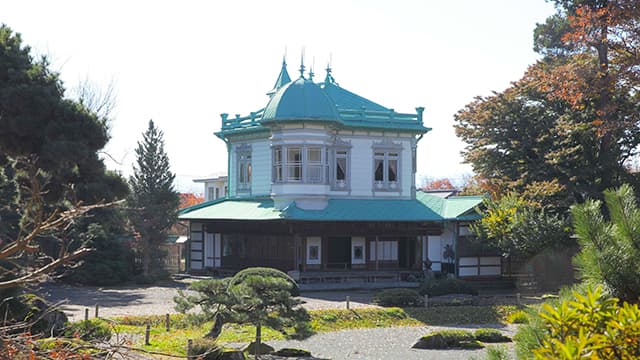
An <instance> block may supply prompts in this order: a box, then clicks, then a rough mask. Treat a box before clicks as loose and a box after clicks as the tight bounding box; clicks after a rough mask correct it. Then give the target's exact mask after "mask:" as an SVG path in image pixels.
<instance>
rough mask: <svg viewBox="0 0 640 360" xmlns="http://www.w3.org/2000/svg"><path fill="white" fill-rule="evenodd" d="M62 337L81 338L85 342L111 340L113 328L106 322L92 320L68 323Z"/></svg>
mask: <svg viewBox="0 0 640 360" xmlns="http://www.w3.org/2000/svg"><path fill="white" fill-rule="evenodd" d="M62 335H63V336H64V337H68V338H80V339H82V340H85V341H92V340H101V341H107V340H109V339H111V326H110V325H109V324H107V323H106V322H105V321H104V320H100V319H91V320H83V321H78V322H74V323H68V324H67V327H66V329H65V330H64V331H63V333H62Z"/></svg>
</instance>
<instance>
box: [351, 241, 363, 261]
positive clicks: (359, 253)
mask: <svg viewBox="0 0 640 360" xmlns="http://www.w3.org/2000/svg"><path fill="white" fill-rule="evenodd" d="M363 257H364V246H362V245H357V246H354V247H353V258H354V259H355V260H362V259H363Z"/></svg>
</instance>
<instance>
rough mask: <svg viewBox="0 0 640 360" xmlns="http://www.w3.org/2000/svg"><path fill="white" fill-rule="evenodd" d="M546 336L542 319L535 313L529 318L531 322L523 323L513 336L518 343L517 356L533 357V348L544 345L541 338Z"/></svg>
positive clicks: (520, 357)
mask: <svg viewBox="0 0 640 360" xmlns="http://www.w3.org/2000/svg"><path fill="white" fill-rule="evenodd" d="M544 336H545V334H544V327H543V325H542V319H541V318H540V316H538V315H535V316H532V317H530V318H529V322H528V323H526V324H523V325H521V326H520V327H519V328H518V332H517V333H516V334H515V336H514V337H513V341H514V342H515V344H516V357H517V358H518V359H533V353H532V351H533V349H536V348H538V347H540V346H541V345H542V343H541V339H542V338H543V337H544Z"/></svg>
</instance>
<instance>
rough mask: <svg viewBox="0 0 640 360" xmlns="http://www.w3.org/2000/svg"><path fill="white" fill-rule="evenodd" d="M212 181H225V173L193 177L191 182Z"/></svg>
mask: <svg viewBox="0 0 640 360" xmlns="http://www.w3.org/2000/svg"><path fill="white" fill-rule="evenodd" d="M214 181H227V175H221V176H215V175H212V176H210V177H206V178H201V179H193V182H195V183H204V182H214Z"/></svg>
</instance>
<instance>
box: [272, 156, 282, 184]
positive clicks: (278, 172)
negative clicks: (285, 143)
mask: <svg viewBox="0 0 640 360" xmlns="http://www.w3.org/2000/svg"><path fill="white" fill-rule="evenodd" d="M282 180H283V179H282V148H281V147H277V148H274V149H273V182H282Z"/></svg>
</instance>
